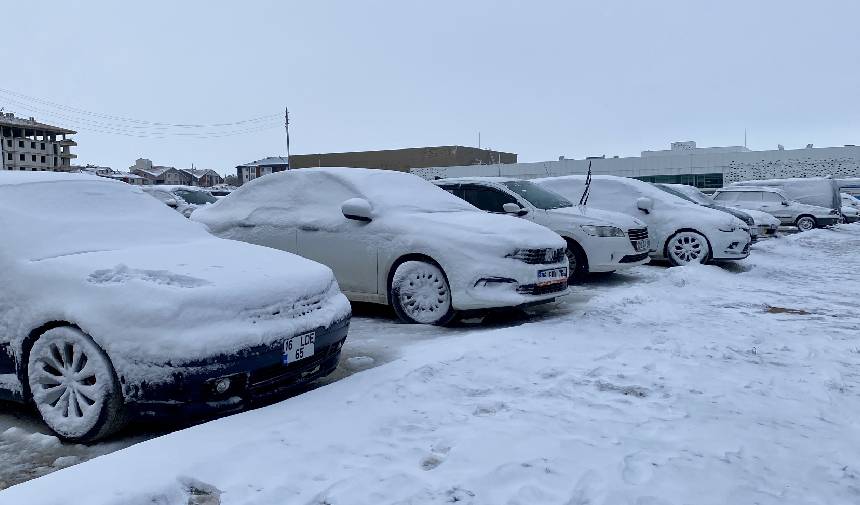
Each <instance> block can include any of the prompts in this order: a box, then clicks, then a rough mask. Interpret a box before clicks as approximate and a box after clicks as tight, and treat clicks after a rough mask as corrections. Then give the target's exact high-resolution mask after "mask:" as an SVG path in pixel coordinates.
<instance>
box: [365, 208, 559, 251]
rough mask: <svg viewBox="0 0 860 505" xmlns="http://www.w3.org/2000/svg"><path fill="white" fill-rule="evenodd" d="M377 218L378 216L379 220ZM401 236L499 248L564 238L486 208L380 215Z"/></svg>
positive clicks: (549, 244)
mask: <svg viewBox="0 0 860 505" xmlns="http://www.w3.org/2000/svg"><path fill="white" fill-rule="evenodd" d="M376 221H377V220H374V222H376ZM378 221H379V223H378V224H379V225H386V226H388V227H390V228H392V230H393V231H395V232H397V234H398V236H399V238H401V239H404V238H406V237H410V236H411V237H418V238H420V239H421V240H423V241H425V242H431V243H433V242H435V243H437V244H444V245H462V246H465V247H469V248H474V247H478V248H484V249H499V250H504V251H507V252H510V251H511V250H514V249H518V248H559V247H564V246H565V242H564V240H563V239H562V238H561V237H560V236H559V235H558V234H556V233H555V232H553V231H552V230H550V229H548V228H545V227H543V226H541V225H538V224H535V223H532V222H531V221H528V220H526V219H522V218H519V217H515V216H509V215H503V214H491V213H488V212H482V211H454V212H402V213H391V214H389V215H386V216H384V217H382V218H380V219H378Z"/></svg>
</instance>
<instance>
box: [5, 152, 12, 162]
mask: <svg viewBox="0 0 860 505" xmlns="http://www.w3.org/2000/svg"><path fill="white" fill-rule="evenodd" d="M6 159H7V160H9V161H12V153H6Z"/></svg>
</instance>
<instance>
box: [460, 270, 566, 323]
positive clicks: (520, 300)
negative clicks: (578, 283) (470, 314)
mask: <svg viewBox="0 0 860 505" xmlns="http://www.w3.org/2000/svg"><path fill="white" fill-rule="evenodd" d="M510 261H511V268H507V269H502V270H499V271H492V270H490V271H487V272H481V273H479V274H473V275H471V276H470V277H469V279H471V280H470V281H469V282H468V284H466V285H465V286H463V285H460V289H455V288H454V287H453V286H452V295H453V300H452V301H453V305H454V309H455V310H463V311H471V310H482V309H494V308H502V307H518V306H528V305H537V304H540V303H549V302H552V301H555V299H556V297H559V296H564V295H566V294H568V293H569V290H568V287H567V279H568V278H567V277H564V278H558V279H553V280H551V281H548V280H539V278H538V272H539V271H541V270H550V269H558V268H565V269H567V273H568V275H570V269H569V265H568V263H567V259H565V260H564V262H563V263H553V264H546V265H532V264H526V263H521V262H518V261H516V260H510Z"/></svg>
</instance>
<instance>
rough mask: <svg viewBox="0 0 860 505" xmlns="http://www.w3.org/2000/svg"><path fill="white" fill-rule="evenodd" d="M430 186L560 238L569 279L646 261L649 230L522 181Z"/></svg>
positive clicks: (497, 179)
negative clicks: (542, 229)
mask: <svg viewBox="0 0 860 505" xmlns="http://www.w3.org/2000/svg"><path fill="white" fill-rule="evenodd" d="M433 183H434V184H436V185H437V186H439V187H440V188H442V189H444V190H445V191H448V192H449V193H451V194H453V195H455V196H457V197H459V198H462V199H463V200H465V201H467V202H469V203H471V204H472V205H474V206H475V207H477V208H479V209H481V210H483V211H486V212H491V213H494V214H509V215H512V216H518V217H522V218H523V219H527V220H529V221H532V222H535V223H537V224H540V225H543V226H546V227H547V228H549V229H550V230H552V231H554V232H556V233H558V234H559V235H561V237H562V238H564V239H565V241H566V242H567V259H568V261H569V263H570V272H571V279H577V278H581V277H583V276H584V275H586V274H587V273H589V272H614V271H616V270H623V269H626V268H629V267H632V266H635V265H641V264H643V263H647V262H648V261H649V260H650V258H649V255H648V251H649V250H650V249H651V246H650V243H649V240H648V227H647V226H646V225H645V223H643V222H642V221H639V220H637V219H635V218H633V217H631V216H628V215H626V214H621V213H618V212H608V211H603V210H599V209H595V208H589V207H587V206H579V205H574V204H573V203H572V202H571V201H570V200H568V199H567V198H565V197H563V196H561V195H559V194H557V193H553V192H552V191H549V190H547V189H545V188H543V187H542V186H538V185H537V184H535V183H533V182H531V181H526V180H522V179H509V178H503V177H469V178H457V179H441V180H436V181H433Z"/></svg>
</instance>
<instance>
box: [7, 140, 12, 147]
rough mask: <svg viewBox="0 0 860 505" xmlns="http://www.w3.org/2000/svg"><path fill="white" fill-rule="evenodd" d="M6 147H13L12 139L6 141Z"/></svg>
mask: <svg viewBox="0 0 860 505" xmlns="http://www.w3.org/2000/svg"><path fill="white" fill-rule="evenodd" d="M6 146H7V147H12V139H6Z"/></svg>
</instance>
